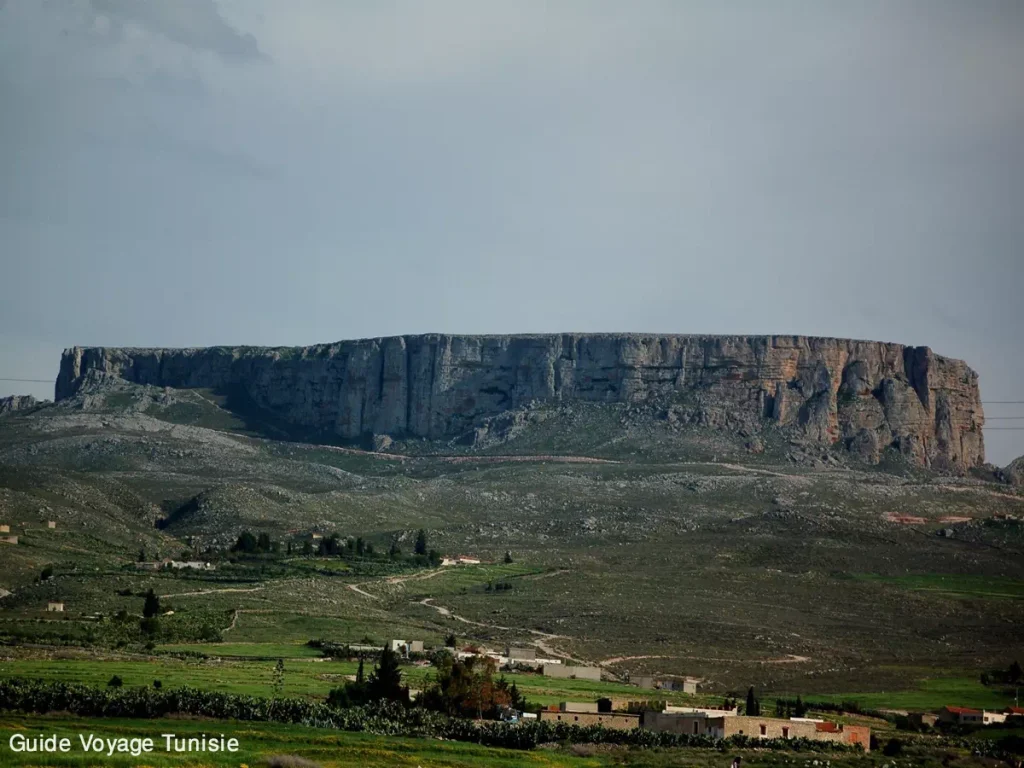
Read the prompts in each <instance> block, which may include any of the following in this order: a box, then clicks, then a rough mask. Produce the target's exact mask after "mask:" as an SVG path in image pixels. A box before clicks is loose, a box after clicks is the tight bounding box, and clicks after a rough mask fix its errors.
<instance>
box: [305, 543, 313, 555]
mask: <svg viewBox="0 0 1024 768" xmlns="http://www.w3.org/2000/svg"><path fill="white" fill-rule="evenodd" d="M302 554H304V555H312V554H313V545H312V544H310V543H309V542H308V541H304V542H302Z"/></svg>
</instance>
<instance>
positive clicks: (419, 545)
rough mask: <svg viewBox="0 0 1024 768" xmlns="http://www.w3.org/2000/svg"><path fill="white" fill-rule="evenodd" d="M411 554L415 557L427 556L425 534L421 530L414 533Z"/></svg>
mask: <svg viewBox="0 0 1024 768" xmlns="http://www.w3.org/2000/svg"><path fill="white" fill-rule="evenodd" d="M413 552H414V553H415V554H417V555H425V554H427V532H426V531H424V530H423V529H422V528H420V529H419V531H418V532H417V533H416V546H415V547H414V549H413Z"/></svg>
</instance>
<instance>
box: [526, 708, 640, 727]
mask: <svg viewBox="0 0 1024 768" xmlns="http://www.w3.org/2000/svg"><path fill="white" fill-rule="evenodd" d="M540 719H541V720H548V721H553V722H561V723H570V724H571V725H580V726H585V725H600V726H602V727H603V728H617V729H619V730H623V731H631V730H633V729H634V728H639V727H640V715H629V714H622V713H618V712H616V713H612V714H609V713H604V712H563V711H562V710H560V709H556V710H551V709H545V710H541V713H540Z"/></svg>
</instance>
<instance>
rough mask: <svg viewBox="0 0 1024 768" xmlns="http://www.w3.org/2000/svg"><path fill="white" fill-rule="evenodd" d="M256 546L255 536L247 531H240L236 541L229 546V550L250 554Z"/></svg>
mask: <svg viewBox="0 0 1024 768" xmlns="http://www.w3.org/2000/svg"><path fill="white" fill-rule="evenodd" d="M256 548H257V540H256V537H255V536H253V535H252V533H251V532H249V531H242V533H241V535H239V537H238V541H236V542H235V543H234V546H232V547H231V551H232V552H243V553H246V554H251V553H253V552H255V551H256Z"/></svg>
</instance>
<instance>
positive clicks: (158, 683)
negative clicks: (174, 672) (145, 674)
mask: <svg viewBox="0 0 1024 768" xmlns="http://www.w3.org/2000/svg"><path fill="white" fill-rule="evenodd" d="M153 687H154V688H156V689H157V690H160V689H161V688H163V687H164V684H163V683H162V682H160V681H159V680H154V681H153Z"/></svg>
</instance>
